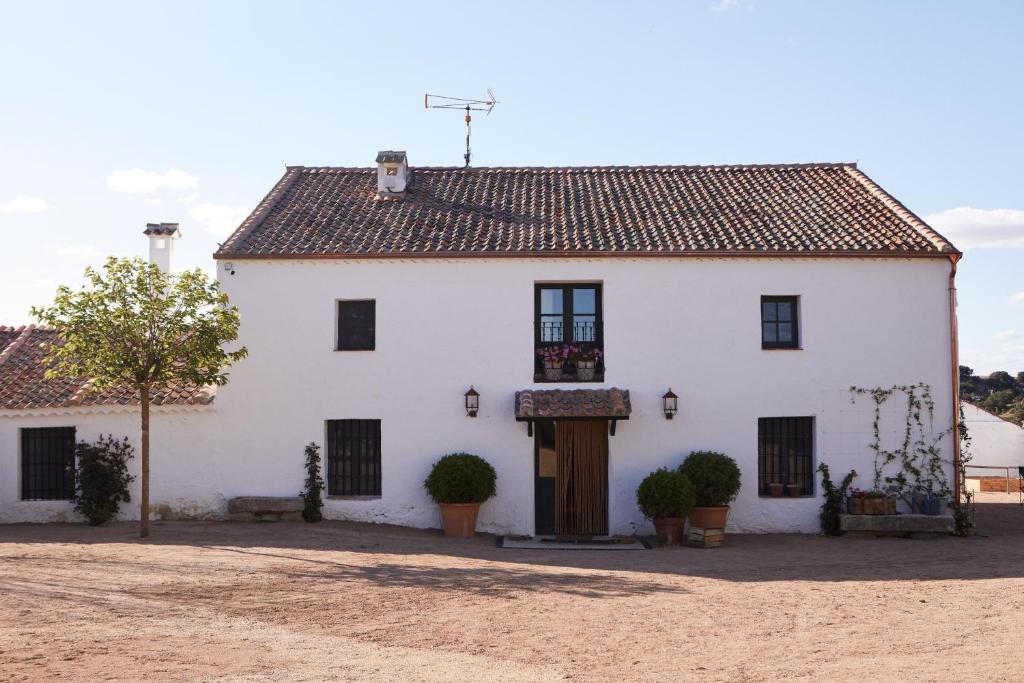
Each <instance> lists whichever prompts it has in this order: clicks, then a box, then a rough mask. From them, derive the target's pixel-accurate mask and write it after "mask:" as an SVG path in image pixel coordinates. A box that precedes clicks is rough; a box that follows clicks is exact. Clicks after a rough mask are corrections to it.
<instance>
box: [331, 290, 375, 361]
mask: <svg viewBox="0 0 1024 683" xmlns="http://www.w3.org/2000/svg"><path fill="white" fill-rule="evenodd" d="M376 328H377V302H376V301H374V300H372V299H371V300H369V301H339V302H338V345H337V350H338V351H373V350H374V348H375V347H376V344H377V329H376Z"/></svg>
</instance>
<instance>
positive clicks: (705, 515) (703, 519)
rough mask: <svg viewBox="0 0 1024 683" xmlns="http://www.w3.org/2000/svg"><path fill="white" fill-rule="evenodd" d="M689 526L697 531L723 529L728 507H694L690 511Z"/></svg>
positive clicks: (727, 515)
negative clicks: (697, 529)
mask: <svg viewBox="0 0 1024 683" xmlns="http://www.w3.org/2000/svg"><path fill="white" fill-rule="evenodd" d="M689 516H690V526H691V527H697V528H699V529H724V528H725V522H726V520H727V519H728V517H729V506H728V505H719V506H716V507H695V508H693V509H692V510H690V515H689Z"/></svg>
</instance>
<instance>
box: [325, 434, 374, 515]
mask: <svg viewBox="0 0 1024 683" xmlns="http://www.w3.org/2000/svg"><path fill="white" fill-rule="evenodd" d="M327 493H328V494H329V495H332V496H379V495H381V493H380V420H328V421H327Z"/></svg>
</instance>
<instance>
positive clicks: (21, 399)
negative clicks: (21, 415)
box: [0, 325, 214, 410]
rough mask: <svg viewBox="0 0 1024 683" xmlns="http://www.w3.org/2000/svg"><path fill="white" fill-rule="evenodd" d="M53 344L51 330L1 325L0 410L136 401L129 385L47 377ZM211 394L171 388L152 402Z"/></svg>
mask: <svg viewBox="0 0 1024 683" xmlns="http://www.w3.org/2000/svg"><path fill="white" fill-rule="evenodd" d="M54 343H59V338H58V335H57V333H56V331H54V330H52V329H47V328H42V327H36V326H34V325H29V326H27V327H17V328H15V327H0V410H2V409H8V410H10V409H34V408H71V407H77V406H98V405H136V404H138V402H139V400H138V396H137V394H136V393H135V390H134V389H133V388H132V387H128V386H126V387H114V388H112V389H105V390H103V391H90V390H89V383H88V382H87V381H85V380H82V379H46V378H45V377H44V376H43V375H44V373H45V372H46V366H45V364H44V363H43V358H44V357H45V355H46V352H47V348H48V347H49V346H50V345H51V344H54ZM213 397H214V390H213V388H212V387H195V386H181V387H170V388H167V389H162V390H160V391H159V392H157V393H156V395H155V396H154V397H153V404H154V405H202V404H207V403H210V402H212V401H213Z"/></svg>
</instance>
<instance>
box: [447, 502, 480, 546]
mask: <svg viewBox="0 0 1024 683" xmlns="http://www.w3.org/2000/svg"><path fill="white" fill-rule="evenodd" d="M479 512H480V503H441V525H442V526H443V527H444V535H445V536H454V537H457V538H470V537H472V536H473V534H475V533H476V516H477V514H479Z"/></svg>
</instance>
